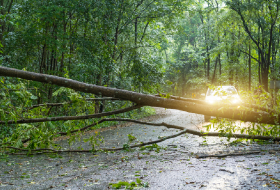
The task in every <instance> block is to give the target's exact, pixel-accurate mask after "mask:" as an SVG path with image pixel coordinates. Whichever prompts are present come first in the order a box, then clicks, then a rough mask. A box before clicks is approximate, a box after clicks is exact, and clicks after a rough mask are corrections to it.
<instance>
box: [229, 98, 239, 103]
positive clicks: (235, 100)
mask: <svg viewBox="0 0 280 190" xmlns="http://www.w3.org/2000/svg"><path fill="white" fill-rule="evenodd" d="M231 102H232V103H233V104H236V103H238V102H240V100H239V99H238V98H235V99H233V100H232V101H231Z"/></svg>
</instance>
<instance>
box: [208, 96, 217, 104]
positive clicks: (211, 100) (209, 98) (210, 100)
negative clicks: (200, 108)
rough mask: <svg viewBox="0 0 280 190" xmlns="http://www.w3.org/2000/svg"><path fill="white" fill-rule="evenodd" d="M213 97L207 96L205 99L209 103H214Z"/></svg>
mask: <svg viewBox="0 0 280 190" xmlns="http://www.w3.org/2000/svg"><path fill="white" fill-rule="evenodd" d="M215 100H216V99H215V98H214V97H208V98H207V99H206V101H207V102H208V103H210V104H214V103H215Z"/></svg>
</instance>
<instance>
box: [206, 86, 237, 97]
mask: <svg viewBox="0 0 280 190" xmlns="http://www.w3.org/2000/svg"><path fill="white" fill-rule="evenodd" d="M236 94H237V91H236V89H235V88H234V86H222V87H221V86H220V87H216V88H215V89H210V88H209V89H208V92H207V96H231V95H236Z"/></svg>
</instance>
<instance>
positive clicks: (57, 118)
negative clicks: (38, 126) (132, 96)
mask: <svg viewBox="0 0 280 190" xmlns="http://www.w3.org/2000/svg"><path fill="white" fill-rule="evenodd" d="M141 107H143V105H135V106H131V107H128V108H124V109H120V110H116V111H110V112H106V113H98V114H91V115H83V116H61V117H47V118H35V119H21V120H17V121H12V120H10V121H0V125H1V124H2V125H4V124H21V123H37V122H46V121H68V120H82V119H91V118H100V117H104V116H109V115H114V114H119V113H124V112H128V111H131V110H134V109H138V108H141Z"/></svg>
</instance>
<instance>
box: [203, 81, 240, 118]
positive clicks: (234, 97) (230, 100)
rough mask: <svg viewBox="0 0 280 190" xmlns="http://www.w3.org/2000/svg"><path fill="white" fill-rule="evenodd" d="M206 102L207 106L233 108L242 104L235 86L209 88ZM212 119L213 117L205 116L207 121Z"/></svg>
mask: <svg viewBox="0 0 280 190" xmlns="http://www.w3.org/2000/svg"><path fill="white" fill-rule="evenodd" d="M204 96H205V95H204ZM205 101H206V102H207V104H212V105H218V104H230V105H233V106H238V105H240V104H241V102H242V101H241V99H240V97H239V95H238V92H237V90H236V88H235V87H234V86H215V87H210V88H208V90H207V93H206V96H205ZM210 119H211V116H208V115H204V120H205V121H209V120H210Z"/></svg>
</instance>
